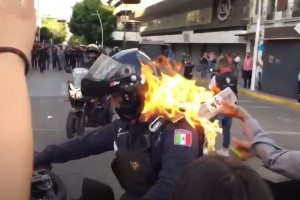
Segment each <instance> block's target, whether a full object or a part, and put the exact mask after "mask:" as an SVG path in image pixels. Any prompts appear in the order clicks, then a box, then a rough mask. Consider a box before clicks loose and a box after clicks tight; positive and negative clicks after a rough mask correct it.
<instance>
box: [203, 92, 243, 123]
mask: <svg viewBox="0 0 300 200" xmlns="http://www.w3.org/2000/svg"><path fill="white" fill-rule="evenodd" d="M222 101H227V102H230V103H233V104H234V103H236V101H237V97H236V95H235V94H234V92H233V91H232V90H231V89H230V87H227V88H226V89H225V90H223V91H222V92H220V93H219V94H217V95H215V96H214V97H213V98H211V99H208V100H207V101H206V102H205V103H203V104H202V105H201V107H200V110H199V112H198V116H199V118H201V119H207V120H209V119H211V118H212V117H214V116H215V115H217V114H218V113H219V112H220V110H221V109H222Z"/></svg>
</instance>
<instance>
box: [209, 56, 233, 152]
mask: <svg viewBox="0 0 300 200" xmlns="http://www.w3.org/2000/svg"><path fill="white" fill-rule="evenodd" d="M218 70H219V73H218V74H216V75H215V76H213V77H212V79H211V82H210V84H209V88H210V89H216V88H218V90H221V91H222V90H225V89H226V88H227V87H230V88H231V90H232V91H233V92H234V93H235V94H236V95H237V94H238V90H237V84H238V78H237V75H235V74H233V73H232V67H231V65H230V64H229V63H228V59H227V58H226V57H224V58H221V59H220V60H219V66H218ZM219 120H220V122H221V123H222V128H223V148H222V149H220V150H219V151H217V153H218V154H219V155H222V156H226V157H228V156H229V146H230V139H231V133H230V129H231V126H232V117H230V116H219Z"/></svg>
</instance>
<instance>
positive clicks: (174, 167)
mask: <svg viewBox="0 0 300 200" xmlns="http://www.w3.org/2000/svg"><path fill="white" fill-rule="evenodd" d="M102 57H103V58H105V57H106V58H107V59H102ZM101 59H102V60H101ZM98 60H100V61H99V62H98ZM98 60H97V61H96V62H95V65H93V66H92V68H91V69H90V73H89V74H88V75H87V76H86V77H85V78H84V79H83V80H82V93H83V94H84V95H87V96H89V95H90V96H96V95H97V96H103V95H111V96H112V106H113V107H115V110H116V112H117V113H118V115H119V116H120V119H117V120H115V121H113V122H112V123H111V124H109V125H107V126H105V127H101V128H98V129H97V130H94V131H92V132H90V133H88V134H85V135H83V136H81V137H77V138H74V139H72V140H69V141H67V142H65V143H62V144H60V145H49V146H48V147H46V148H45V149H44V150H43V151H42V152H39V153H37V154H36V155H35V163H34V164H35V166H36V167H37V166H41V165H45V164H49V163H65V162H68V161H70V160H78V159H81V158H85V157H88V156H90V155H98V154H101V153H104V152H107V151H111V150H115V151H116V158H115V159H114V160H113V162H112V169H113V172H114V173H115V175H116V177H117V179H118V180H119V182H120V184H121V186H122V187H123V188H124V189H125V194H124V195H122V197H121V200H168V199H170V197H171V194H172V192H173V187H174V184H176V180H177V179H178V177H179V175H180V173H181V171H182V169H183V168H184V167H185V166H186V165H187V164H189V163H190V162H191V161H192V160H194V159H196V158H198V157H199V156H202V151H203V150H202V147H203V133H202V131H200V130H195V129H194V128H192V127H191V125H189V124H188V122H187V121H186V120H185V119H184V118H182V119H180V120H177V121H175V122H174V121H173V122H170V121H169V120H167V118H160V117H157V116H155V117H153V118H152V119H150V120H148V121H146V122H145V121H143V120H141V119H142V115H143V114H141V111H142V110H143V104H144V100H143V97H144V96H143V93H142V92H141V91H146V88H147V80H145V79H144V78H142V77H143V76H142V75H141V63H149V61H150V58H149V57H148V56H147V55H145V54H144V53H142V52H140V51H138V49H129V50H124V51H121V52H119V53H117V54H115V55H114V56H113V57H112V58H109V57H107V56H105V55H102V56H100V58H99V59H98ZM97 63H100V64H99V65H98V66H96V65H97ZM153 70H154V71H155V73H156V72H157V71H156V70H155V69H153ZM99 198H101V197H99Z"/></svg>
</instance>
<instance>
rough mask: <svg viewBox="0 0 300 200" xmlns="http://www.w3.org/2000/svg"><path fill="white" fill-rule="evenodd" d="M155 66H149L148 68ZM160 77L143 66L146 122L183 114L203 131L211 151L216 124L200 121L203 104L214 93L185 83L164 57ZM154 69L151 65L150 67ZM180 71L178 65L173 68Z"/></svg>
mask: <svg viewBox="0 0 300 200" xmlns="http://www.w3.org/2000/svg"><path fill="white" fill-rule="evenodd" d="M153 64H154V65H156V66H154V67H158V64H157V63H155V62H154V63H152V64H151V65H153ZM160 65H161V66H160V68H159V69H161V70H162V71H164V72H162V76H161V77H157V76H155V75H153V68H151V67H150V66H148V65H143V66H142V74H143V76H144V77H145V79H146V80H147V85H148V90H147V91H146V94H145V106H144V109H143V112H142V113H143V115H144V117H146V119H149V118H150V117H152V116H154V115H157V114H160V115H163V116H165V117H168V118H174V117H178V115H184V117H185V118H186V120H187V121H188V122H189V124H190V125H191V126H193V127H194V128H201V127H202V128H203V129H204V133H205V137H206V140H207V143H208V149H209V150H214V149H215V148H214V146H215V142H216V136H217V133H218V132H220V128H219V123H218V121H214V122H211V121H209V120H204V119H199V115H198V112H199V109H200V106H201V104H202V103H204V102H206V101H207V100H208V99H210V98H212V97H213V96H214V92H212V91H207V90H206V89H205V88H204V87H200V86H197V85H196V81H195V80H188V79H186V78H184V77H183V76H182V75H180V74H179V73H178V72H176V71H175V70H174V67H173V66H172V65H171V64H170V63H169V62H168V60H167V58H160ZM152 67H153V66H152ZM175 68H176V69H179V67H178V65H176V66H175Z"/></svg>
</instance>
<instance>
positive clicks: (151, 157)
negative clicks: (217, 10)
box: [0, 0, 300, 200]
mask: <svg viewBox="0 0 300 200" xmlns="http://www.w3.org/2000/svg"><path fill="white" fill-rule="evenodd" d="M0 24H1V25H2V26H3V27H5V28H3V29H0V66H3V67H0V74H5V76H2V77H1V79H0V81H1V82H2V83H1V84H0V87H1V92H2V93H3V94H9V98H1V103H0V109H1V116H0V121H1V126H0V137H1V139H2V140H1V148H2V151H1V152H0V155H1V156H0V157H1V159H2V162H1V167H0V169H1V170H0V175H1V181H0V187H1V188H2V192H1V194H0V199H18V200H22V199H24V200H26V199H29V196H30V184H31V175H32V170H33V163H34V164H35V166H38V165H40V164H45V163H63V162H66V161H69V160H74V159H80V158H84V157H87V156H89V155H96V154H100V153H102V152H105V151H109V150H113V149H115V150H116V151H117V153H116V160H115V164H116V165H115V166H116V168H117V169H116V172H118V173H117V174H116V175H118V177H119V178H120V183H121V185H122V186H123V187H124V188H125V195H123V197H122V199H124V200H127V199H129V200H132V199H138V200H167V199H173V200H194V199H195V200H196V199H204V200H219V199H224V200H237V199H238V200H272V199H273V197H272V193H271V191H270V189H269V187H268V185H267V184H266V182H264V181H263V180H262V179H261V178H260V177H259V175H258V174H257V173H256V172H255V171H253V170H252V169H250V168H249V167H247V166H246V165H245V164H243V163H242V162H240V161H239V160H237V159H232V158H222V157H217V156H204V157H203V156H202V147H203V141H202V140H201V134H203V132H201V130H194V129H193V128H192V127H191V126H189V125H188V123H187V122H186V121H181V122H179V123H175V124H171V125H168V126H167V127H166V128H165V129H163V131H162V132H160V133H159V134H158V135H156V136H157V137H158V138H152V139H154V140H153V141H154V143H153V144H152V143H151V142H150V143H149V140H147V138H148V137H147V134H146V133H145V132H144V131H145V130H147V127H148V125H149V123H150V122H149V121H146V122H143V121H141V119H140V117H141V106H142V105H143V101H142V99H140V97H139V95H138V94H137V89H141V88H142V89H145V87H144V86H145V85H144V82H142V81H141V79H140V78H138V77H137V76H140V74H136V73H134V74H132V72H137V71H138V69H140V67H141V66H140V64H141V63H140V61H144V62H145V61H147V60H148V57H147V56H146V55H145V54H144V53H141V52H137V51H136V50H124V51H121V52H119V53H118V54H116V55H114V57H113V59H115V60H117V61H118V62H119V63H123V64H124V65H126V66H127V67H129V66H131V67H133V70H129V69H132V68H130V67H129V68H125V69H127V70H123V69H124V68H118V66H117V65H116V66H103V67H104V68H103V69H101V70H98V71H97V72H94V73H96V74H93V75H94V77H97V78H98V79H97V80H88V81H90V82H89V84H91V85H92V86H95V87H93V88H97V89H99V90H86V91H87V92H91V93H90V94H89V95H96V96H97V95H107V94H111V95H112V105H113V106H114V107H115V109H116V111H117V113H118V114H119V115H120V117H121V119H119V120H116V121H114V122H113V123H112V124H111V125H108V126H106V127H104V128H102V129H101V128H100V129H97V130H95V131H93V132H91V133H90V134H86V135H84V136H82V137H79V138H75V139H73V140H70V141H68V142H65V143H63V144H60V145H52V146H48V147H47V148H46V149H45V150H44V151H42V152H40V153H38V154H36V155H35V158H33V136H32V121H31V112H30V101H29V95H28V90H27V86H26V77H25V76H24V66H25V68H26V70H25V71H27V68H28V65H29V63H28V60H29V58H30V56H31V49H32V44H33V41H34V35H35V31H36V27H35V24H36V18H35V11H34V1H33V0H24V1H23V3H22V4H20V3H19V0H9V1H8V0H0ZM44 51H46V50H45V49H44ZM44 53H45V52H44ZM45 55H46V53H45ZM43 56H44V55H43ZM43 56H42V61H43V63H42V65H41V66H39V67H42V68H43V69H44V68H47V65H46V64H45V62H46V61H47V60H46V61H44V60H43V59H45V58H46V56H45V57H43ZM73 61H74V60H73ZM72 64H74V63H72ZM219 65H221V68H223V69H224V74H225V75H222V76H221V75H220V76H219V77H216V82H215V84H217V85H218V84H220V83H222V82H220V81H219V80H222V79H221V78H222V77H223V78H224V77H225V78H226V73H227V72H228V71H227V70H228V59H224V58H223V59H222V60H220V62H219ZM8 66H9V67H8ZM71 66H72V65H71ZM112 67H113V68H112ZM108 69H114V71H111V70H110V71H109V70H108ZM134 69H136V70H134ZM225 71H226V72H225ZM98 73H100V74H98ZM128 74H129V76H128ZM89 84H87V85H85V87H89V86H91V85H89ZM218 86H220V85H218ZM228 87H230V85H228ZM138 91H140V90H138ZM221 114H222V115H224V116H231V117H235V118H237V119H239V120H241V122H242V123H243V127H244V134H245V136H246V139H247V141H241V140H238V139H237V140H235V141H234V143H235V145H236V146H237V147H238V148H239V150H240V151H241V152H242V153H241V156H240V158H242V159H247V158H249V157H251V156H256V157H257V158H259V159H261V160H262V161H263V163H264V165H265V166H266V167H267V168H269V169H270V170H273V171H275V172H278V173H280V174H283V175H285V176H287V177H289V178H291V179H293V180H300V159H299V158H300V152H299V151H289V150H285V149H283V148H282V147H280V146H279V145H278V144H277V143H276V142H275V141H274V140H273V139H272V138H271V136H270V135H269V134H267V133H266V132H265V131H264V130H263V129H262V128H261V126H260V125H259V123H258V122H257V121H256V120H255V119H254V118H253V117H252V116H251V115H250V114H249V113H248V112H247V111H246V110H244V109H243V108H241V107H240V106H237V105H235V104H228V103H226V102H223V109H222V112H221ZM199 131H200V132H199ZM149 134H150V133H149ZM151 134H153V133H151ZM151 134H150V135H151ZM177 136H178V137H177ZM140 138H142V139H143V140H142V141H144V142H143V143H142V142H141V140H139V139H140ZM188 138H190V140H189V139H188ZM145 140H146V141H145ZM150 141H152V140H150ZM153 141H152V142H153ZM148 144H150V146H146V147H147V148H143V149H141V147H144V146H140V145H148ZM139 169H141V170H139ZM87 170H88V169H87ZM16 191H17V192H16ZM100 198H101V197H100Z"/></svg>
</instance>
